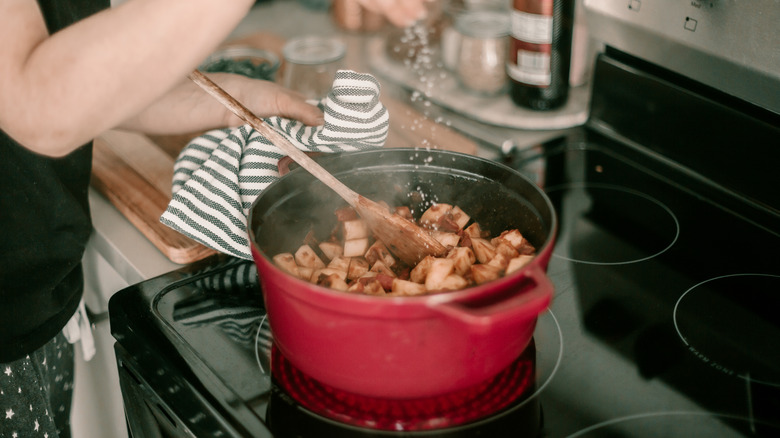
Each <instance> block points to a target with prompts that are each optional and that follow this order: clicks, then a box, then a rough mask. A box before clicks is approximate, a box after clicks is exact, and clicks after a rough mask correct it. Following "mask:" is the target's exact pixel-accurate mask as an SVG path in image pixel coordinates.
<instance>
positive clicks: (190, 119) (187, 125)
mask: <svg viewBox="0 0 780 438" xmlns="http://www.w3.org/2000/svg"><path fill="white" fill-rule="evenodd" d="M208 76H209V78H211V80H213V81H214V82H216V83H217V84H218V85H219V86H220V87H222V88H223V89H224V90H225V91H227V92H228V93H230V94H231V95H232V96H233V97H235V98H236V99H237V100H238V101H239V102H241V103H242V104H243V105H244V106H246V107H247V108H249V110H250V111H252V112H253V113H254V114H255V115H256V116H258V117H261V118H262V117H270V116H280V117H285V118H290V119H295V120H298V121H300V122H302V123H304V124H306V125H310V126H315V125H321V124H322V123H323V122H324V119H323V114H322V111H320V109H319V108H317V107H316V106H314V105H311V104H309V103H307V102H306V100H305V99H304V98H303V97H302V96H301V95H300V94H298V93H296V92H295V91H292V90H290V89H287V88H284V87H282V86H281V85H278V84H276V83H274V82H270V81H263V80H258V79H250V78H248V77H245V76H241V75H236V74H228V73H210V74H208ZM243 123H244V122H243V121H242V120H241V119H239V118H238V116H236V115H234V114H233V113H232V112H230V110H228V109H227V108H225V107H224V106H223V105H222V104H221V103H219V102H218V101H217V100H216V99H215V98H214V97H212V96H210V95H209V94H208V93H206V92H205V91H203V90H202V89H201V88H200V87H198V86H197V85H195V83H193V82H192V81H190V80H185V81H183V82H182V83H181V84H179V86H177V87H176V88H174V89H173V90H172V91H171V92H170V93H168V94H166V95H165V96H164V97H163V98H162V99H160V100H158V101H157V102H155V103H154V104H152V105H151V106H149V107H147V108H146V109H145V110H144V111H143V112H141V113H140V114H138V115H137V116H135V117H133V118H131V119H129V120H127V121H126V122H125V123H122V125H121V127H122V128H124V129H130V130H134V131H141V132H145V133H148V134H181V133H190V132H196V131H203V130H207V129H212V128H224V127H234V126H239V125H242V124H243Z"/></svg>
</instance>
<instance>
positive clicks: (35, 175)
mask: <svg viewBox="0 0 780 438" xmlns="http://www.w3.org/2000/svg"><path fill="white" fill-rule="evenodd" d="M38 3H39V5H40V8H41V11H42V12H43V15H44V19H45V20H46V25H47V28H48V30H49V33H51V34H53V33H55V32H57V31H59V30H60V29H62V28H64V27H66V26H68V25H70V24H72V23H74V22H76V21H78V20H80V19H82V18H84V17H87V16H89V15H91V14H94V13H95V12H97V11H99V10H101V9H105V8H108V7H109V0H72V1H55V0H39V2H38ZM42 123H43V122H42ZM91 165H92V144H91V143H89V144H86V145H84V146H82V147H80V148H79V149H77V150H76V151H74V152H72V153H70V154H69V155H67V156H65V157H62V158H50V157H46V156H42V155H38V154H36V153H33V152H31V151H30V150H28V149H26V148H24V147H23V146H21V145H19V144H18V143H17V142H15V141H14V140H13V139H12V138H10V137H9V136H7V135H6V134H5V133H4V132H2V131H0V363H1V362H11V361H13V360H16V359H19V358H22V357H24V356H25V355H27V354H29V353H31V352H33V351H35V350H36V349H38V348H39V347H41V346H42V345H43V344H45V343H46V342H48V341H49V340H50V339H51V338H53V337H54V336H55V335H56V334H57V333H59V332H60V331H61V330H62V328H63V327H64V326H65V324H66V323H67V322H68V320H69V319H70V317H71V316H72V315H73V314H74V313H75V312H76V309H77V307H78V304H79V301H80V299H81V295H82V293H83V283H84V280H83V274H82V270H81V258H82V256H83V253H84V247H85V245H86V243H87V240H88V238H89V235H90V232H91V230H92V224H91V220H90V212H89V203H88V199H87V189H88V187H89V179H90V174H91Z"/></svg>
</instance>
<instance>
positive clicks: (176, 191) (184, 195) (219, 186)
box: [160, 70, 389, 259]
mask: <svg viewBox="0 0 780 438" xmlns="http://www.w3.org/2000/svg"><path fill="white" fill-rule="evenodd" d="M318 105H319V107H320V108H321V109H322V110H323V113H324V116H325V123H324V124H323V125H322V126H306V125H304V124H303V123H300V122H298V121H296V120H291V119H284V118H281V117H269V118H267V119H265V122H266V123H268V125H269V126H271V127H273V128H274V129H276V130H277V131H278V132H279V133H281V134H282V135H284V136H285V137H286V138H287V139H288V140H290V142H292V144H294V145H295V146H296V147H297V148H299V149H301V150H303V151H310V152H347V151H357V150H364V149H371V148H381V147H382V146H384V142H385V140H386V139H387V134H388V128H389V115H388V113H387V109H386V108H385V107H384V105H382V103H381V102H380V101H379V82H378V81H377V80H376V78H374V77H373V76H371V75H370V74H365V73H357V72H354V71H351V70H341V71H339V72H337V73H336V77H335V79H334V81H333V87H332V89H331V91H330V93H329V94H328V96H327V97H326V98H325V99H323V100H322V101H320V102H319V103H318ZM283 156H284V154H283V153H282V151H281V150H280V149H279V148H277V147H276V146H274V145H273V144H271V142H270V141H269V140H267V139H266V138H265V137H264V136H263V135H261V134H260V133H259V132H257V131H255V130H254V129H252V128H251V127H250V126H249V125H244V126H241V127H238V128H235V129H219V130H213V131H209V132H207V133H205V134H204V135H202V136H200V137H197V138H195V139H194V140H192V141H191V142H190V143H189V144H188V145H187V146H185V148H184V149H183V150H182V152H181V153H180V154H179V157H178V158H177V159H176V162H175V163H174V174H173V199H171V202H170V203H169V204H168V208H167V209H166V210H165V212H163V214H162V216H161V217H160V222H162V223H163V224H165V225H167V226H168V227H170V228H172V229H174V230H177V231H179V232H180V233H182V234H184V235H185V236H188V237H190V238H192V239H194V240H196V241H198V242H200V243H202V244H203V245H205V246H207V247H209V248H212V249H215V250H217V251H220V252H222V253H225V254H229V255H232V256H235V257H240V258H243V259H251V258H252V254H251V251H250V248H249V236H248V232H247V215H248V213H249V208H250V207H251V206H252V202H253V201H254V200H255V198H257V196H258V195H259V194H260V192H262V191H263V189H265V188H266V187H268V185H270V184H271V183H273V182H274V181H276V180H277V179H278V178H279V171H278V168H277V163H278V162H279V159H280V158H282V157H283Z"/></svg>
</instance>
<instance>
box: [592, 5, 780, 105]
mask: <svg viewBox="0 0 780 438" xmlns="http://www.w3.org/2000/svg"><path fill="white" fill-rule="evenodd" d="M584 5H585V10H586V12H587V14H588V15H587V21H588V24H589V30H590V32H591V34H592V35H593V37H594V38H595V39H597V40H599V41H601V42H603V43H605V44H607V45H609V46H612V47H614V48H616V49H619V50H621V51H624V52H626V53H629V54H631V55H634V56H636V57H639V58H642V59H645V60H647V61H650V62H652V63H655V64H657V65H661V66H662V67H665V68H667V69H670V70H672V71H675V72H677V73H680V74H682V75H684V76H687V77H690V78H691V79H694V80H697V81H699V82H702V83H704V84H706V85H709V86H712V87H714V88H716V89H719V90H721V91H724V92H726V93H728V94H731V95H734V96H736V97H739V98H741V99H743V100H746V101H748V102H751V103H754V104H756V105H758V106H761V107H763V108H766V109H769V110H770V111H773V112H775V113H778V114H780V32H778V25H780V24H779V23H780V7H778V2H777V0H751V1H747V2H746V1H741V0H707V1H703V0H687V1H663V2H661V1H655V0H584Z"/></svg>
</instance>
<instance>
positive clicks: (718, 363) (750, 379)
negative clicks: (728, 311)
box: [672, 273, 780, 388]
mask: <svg viewBox="0 0 780 438" xmlns="http://www.w3.org/2000/svg"><path fill="white" fill-rule="evenodd" d="M742 277H747V278H749V277H754V278H756V279H772V278H775V279H780V275H774V274H758V273H740V274H730V275H722V276H718V277H714V278H710V279H707V280H704V281H701V282H699V283H697V284H695V285H694V286H692V287H691V288H689V289H688V290H686V291H685V292H684V293H683V294H682V295H680V297H679V298H678V299H677V302H676V303H675V305H674V309H673V312H672V318H673V321H674V327H675V330H676V331H677V335H678V336H679V337H680V339H681V340H682V341H683V343H684V344H685V347H686V348H687V349H688V350H689V351H690V352H691V353H692V354H694V355H695V356H696V357H697V358H699V359H700V360H701V361H702V362H704V363H707V364H708V365H709V366H711V367H713V368H715V369H717V370H719V371H721V372H723V373H725V374H727V375H733V376H736V377H738V378H740V379H742V380H745V381H746V382H747V383H748V384H750V383H759V384H762V385H767V386H771V387H777V388H780V381H777V380H770V379H766V378H763V377H761V378H757V377H756V376H753V375H751V371H750V370H747V371H736V370H735V369H733V368H732V367H730V366H728V365H726V364H725V363H723V361H722V360H720V359H716V358H713V357H711V356H710V354H711V353H708V352H705V351H701V350H702V348H701V347H698V348H697V346H696V345H694V343H693V342H691V341H690V339H689V338H690V337H692V336H694V335H689V336H686V335H685V334H684V331H685V330H684V329H683V328H682V327H681V323H682V320H681V318H680V314H681V305H682V303H683V302H684V301H685V299H686V298H688V297H689V296H691V293H692V292H693V291H694V290H696V289H698V288H700V287H701V286H704V285H706V284H708V283H711V282H715V281H718V280H724V279H725V280H732V279H739V278H742ZM699 307H701V306H699ZM720 325H721V326H723V325H724V324H720ZM765 335H766V334H765ZM712 336H713V337H717V336H716V335H712Z"/></svg>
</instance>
